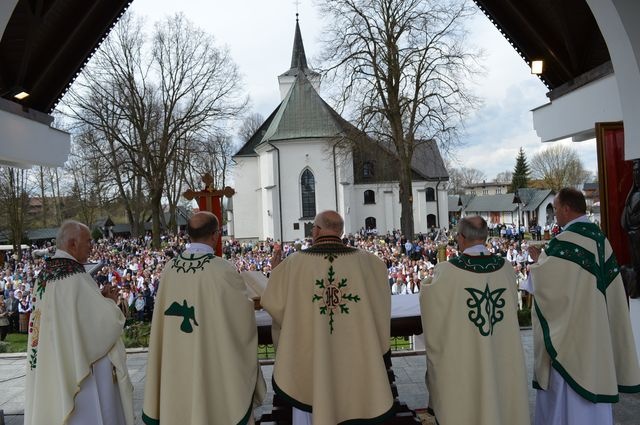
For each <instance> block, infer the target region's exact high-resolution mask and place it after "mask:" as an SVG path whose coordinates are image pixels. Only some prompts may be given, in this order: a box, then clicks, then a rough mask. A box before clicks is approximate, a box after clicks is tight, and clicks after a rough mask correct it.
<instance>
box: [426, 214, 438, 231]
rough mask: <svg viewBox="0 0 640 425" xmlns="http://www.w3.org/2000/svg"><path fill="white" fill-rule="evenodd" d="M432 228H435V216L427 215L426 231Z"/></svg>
mask: <svg viewBox="0 0 640 425" xmlns="http://www.w3.org/2000/svg"><path fill="white" fill-rule="evenodd" d="M433 227H436V215H435V214H427V229H431V228H433Z"/></svg>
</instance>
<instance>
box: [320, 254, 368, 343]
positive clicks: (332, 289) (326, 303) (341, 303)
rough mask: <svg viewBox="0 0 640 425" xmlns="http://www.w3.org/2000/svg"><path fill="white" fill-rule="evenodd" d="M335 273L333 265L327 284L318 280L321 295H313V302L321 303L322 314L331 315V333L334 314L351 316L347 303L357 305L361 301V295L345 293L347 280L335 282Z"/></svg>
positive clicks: (331, 331) (330, 331)
mask: <svg viewBox="0 0 640 425" xmlns="http://www.w3.org/2000/svg"><path fill="white" fill-rule="evenodd" d="M335 274H336V273H335V271H334V270H333V265H331V266H329V272H328V276H327V283H326V284H325V281H324V279H316V283H315V285H316V286H317V287H318V288H319V289H320V291H319V293H317V294H313V298H312V299H311V301H312V302H316V301H319V305H320V314H329V333H330V334H332V333H333V321H334V318H333V316H334V314H335V313H336V311H338V308H339V309H340V310H339V311H338V312H339V313H340V314H349V307H348V306H347V302H351V301H352V302H354V303H357V302H358V301H360V296H359V295H353V294H351V293H345V292H343V288H346V287H347V279H346V278H342V279H341V280H340V281H339V282H337V283H336V282H335V277H334V276H335Z"/></svg>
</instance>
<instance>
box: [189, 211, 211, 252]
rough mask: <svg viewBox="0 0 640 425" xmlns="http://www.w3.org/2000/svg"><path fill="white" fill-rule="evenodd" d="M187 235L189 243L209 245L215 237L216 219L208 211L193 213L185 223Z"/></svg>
mask: <svg viewBox="0 0 640 425" xmlns="http://www.w3.org/2000/svg"><path fill="white" fill-rule="evenodd" d="M187 233H188V234H189V237H190V238H191V242H199V243H206V244H207V245H209V244H210V243H211V242H212V240H213V239H212V238H213V236H217V233H218V218H217V217H216V216H215V215H214V214H213V213H211V212H208V211H201V212H198V213H195V214H194V215H193V216H192V217H191V218H190V219H189V222H188V223H187ZM212 246H213V245H212Z"/></svg>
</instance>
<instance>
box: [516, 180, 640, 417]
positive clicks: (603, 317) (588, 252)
mask: <svg viewBox="0 0 640 425" xmlns="http://www.w3.org/2000/svg"><path fill="white" fill-rule="evenodd" d="M553 205H554V209H555V214H556V219H557V222H558V224H559V225H560V226H561V227H562V228H563V231H562V233H560V234H558V235H557V236H556V237H554V238H553V239H552V240H551V241H550V242H549V246H548V247H547V248H546V249H545V250H544V252H543V253H541V252H540V250H539V249H537V248H535V247H531V248H530V249H529V251H530V254H531V257H532V258H533V260H534V261H537V263H536V264H533V265H532V266H531V273H530V279H529V280H528V281H527V283H526V287H525V289H526V290H527V291H529V292H531V293H533V294H534V300H535V302H534V311H532V322H533V331H534V350H535V364H534V377H533V378H534V386H535V387H536V388H537V389H538V391H537V400H536V411H535V424H536V425H611V424H613V412H612V403H615V402H617V401H618V398H619V396H618V393H620V392H623V393H634V392H640V368H639V367H638V359H637V357H636V350H635V343H634V339H633V334H632V330H631V322H630V320H629V308H628V304H627V299H626V295H625V291H624V287H623V283H622V279H621V277H620V270H619V267H618V264H617V262H616V258H615V255H614V253H613V251H612V249H611V245H610V244H609V241H608V240H607V238H606V237H605V236H604V234H603V233H602V232H601V231H600V228H599V227H598V226H596V225H595V224H593V223H591V222H590V221H589V220H588V217H587V216H586V202H585V199H584V195H583V194H582V192H580V191H578V190H575V189H568V188H565V189H561V190H560V192H558V195H557V196H556V198H555V199H554V202H553Z"/></svg>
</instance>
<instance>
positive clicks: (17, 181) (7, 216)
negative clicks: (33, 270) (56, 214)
mask: <svg viewBox="0 0 640 425" xmlns="http://www.w3.org/2000/svg"><path fill="white" fill-rule="evenodd" d="M28 174H29V171H28V170H25V169H23V168H13V167H6V166H5V167H0V205H2V208H0V218H1V220H0V222H2V223H3V225H2V227H4V228H5V230H8V233H9V241H10V242H11V243H12V244H13V248H14V252H16V254H17V255H18V259H20V258H21V257H22V250H21V249H20V244H21V243H22V239H23V237H24V232H25V230H26V225H27V209H28V207H29V192H30V184H29V175H28ZM5 226H6V227H5Z"/></svg>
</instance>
